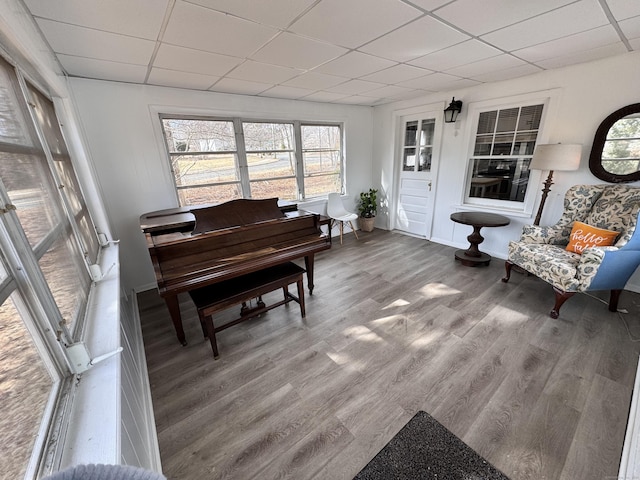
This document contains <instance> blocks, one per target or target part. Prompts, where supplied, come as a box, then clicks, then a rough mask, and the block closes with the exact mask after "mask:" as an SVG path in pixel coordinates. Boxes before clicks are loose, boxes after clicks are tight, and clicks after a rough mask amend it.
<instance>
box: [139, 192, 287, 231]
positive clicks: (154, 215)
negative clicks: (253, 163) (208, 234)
mask: <svg viewBox="0 0 640 480" xmlns="http://www.w3.org/2000/svg"><path fill="white" fill-rule="evenodd" d="M219 205H223V204H218V205H214V204H205V205H196V206H189V207H176V208H168V209H164V210H156V211H153V212H148V213H144V214H142V215H140V228H141V230H142V232H143V233H150V234H151V235H158V234H163V233H168V232H178V231H180V232H191V231H192V230H193V227H194V225H195V221H196V217H195V215H194V213H193V212H194V211H195V210H199V209H205V208H210V207H213V206H219ZM278 207H279V208H280V211H282V212H285V213H288V212H295V211H297V210H298V204H297V203H295V202H291V201H289V200H278Z"/></svg>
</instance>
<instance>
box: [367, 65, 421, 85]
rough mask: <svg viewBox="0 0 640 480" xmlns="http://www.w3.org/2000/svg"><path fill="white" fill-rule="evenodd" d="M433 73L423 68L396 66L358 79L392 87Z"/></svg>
mask: <svg viewBox="0 0 640 480" xmlns="http://www.w3.org/2000/svg"><path fill="white" fill-rule="evenodd" d="M429 73H433V72H431V71H430V70H426V69H424V68H418V67H412V66H411V65H405V64H398V65H396V66H394V67H391V68H386V69H384V70H380V71H379V72H375V73H372V74H370V75H365V76H364V77H360V80H367V81H369V82H378V83H388V84H389V85H392V84H394V83H398V82H402V81H404V80H410V79H412V78H418V77H423V76H424V75H428V74H429Z"/></svg>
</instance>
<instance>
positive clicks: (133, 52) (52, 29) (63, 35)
mask: <svg viewBox="0 0 640 480" xmlns="http://www.w3.org/2000/svg"><path fill="white" fill-rule="evenodd" d="M38 26H39V27H40V29H41V30H42V32H43V33H44V34H45V36H46V37H47V40H48V41H49V45H51V48H52V49H53V51H54V52H56V53H62V54H66V55H74V56H77V57H88V58H95V59H98V60H110V61H113V62H121V63H134V64H137V65H147V64H148V63H149V61H150V60H151V55H152V54H153V50H154V48H155V42H152V41H151V40H144V39H141V38H134V37H129V36H125V35H119V34H116V33H108V32H102V31H100V30H94V29H91V28H84V27H77V26H75V25H69V24H65V23H60V22H54V21H51V20H42V19H41V20H38Z"/></svg>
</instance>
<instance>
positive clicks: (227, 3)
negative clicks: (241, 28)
mask: <svg viewBox="0 0 640 480" xmlns="http://www.w3.org/2000/svg"><path fill="white" fill-rule="evenodd" d="M189 1H190V2H191V3H196V4H198V5H202V6H204V7H208V8H212V9H214V10H219V11H221V12H227V13H231V14H232V15H236V16H238V17H242V18H246V19H248V20H252V21H254V22H258V23H263V24H266V25H273V26H275V27H279V28H284V27H287V26H288V25H289V24H290V23H291V22H292V21H293V20H294V19H295V18H296V17H297V16H298V15H300V14H301V13H302V12H304V11H305V10H306V9H307V8H309V6H310V5H312V4H313V3H314V2H315V1H316V0H269V1H268V2H265V1H253V2H248V1H243V2H239V1H238V0H189Z"/></svg>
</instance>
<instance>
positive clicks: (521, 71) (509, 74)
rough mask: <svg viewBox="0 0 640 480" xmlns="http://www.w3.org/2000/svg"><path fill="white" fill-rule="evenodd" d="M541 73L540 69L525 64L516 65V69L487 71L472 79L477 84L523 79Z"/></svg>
mask: <svg viewBox="0 0 640 480" xmlns="http://www.w3.org/2000/svg"><path fill="white" fill-rule="evenodd" d="M541 71H542V69H541V68H539V67H536V66H535V65H531V64H528V63H525V64H524V65H518V66H517V67H511V68H506V69H504V70H495V71H489V72H486V73H483V74H480V75H474V77H473V79H474V80H478V81H479V82H498V81H501V80H509V79H511V78H517V77H523V76H525V75H532V74H534V73H538V72H541Z"/></svg>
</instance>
